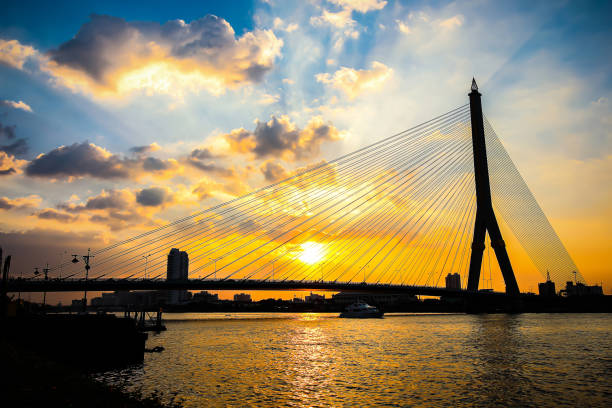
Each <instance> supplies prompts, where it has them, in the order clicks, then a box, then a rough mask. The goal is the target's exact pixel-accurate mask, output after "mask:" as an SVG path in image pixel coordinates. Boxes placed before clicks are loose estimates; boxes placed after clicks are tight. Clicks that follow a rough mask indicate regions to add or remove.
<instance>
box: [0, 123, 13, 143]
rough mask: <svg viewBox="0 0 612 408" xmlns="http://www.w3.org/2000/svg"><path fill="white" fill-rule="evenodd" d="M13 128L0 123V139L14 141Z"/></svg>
mask: <svg viewBox="0 0 612 408" xmlns="http://www.w3.org/2000/svg"><path fill="white" fill-rule="evenodd" d="M15 128H16V126H15V125H13V126H4V125H3V124H2V123H0V139H8V140H10V139H14V138H15V135H16V133H15Z"/></svg>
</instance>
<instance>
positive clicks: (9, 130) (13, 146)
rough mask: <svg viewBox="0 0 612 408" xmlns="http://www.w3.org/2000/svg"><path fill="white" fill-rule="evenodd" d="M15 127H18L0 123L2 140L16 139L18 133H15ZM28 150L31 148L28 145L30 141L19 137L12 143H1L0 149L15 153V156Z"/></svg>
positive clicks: (0, 138) (0, 137)
mask: <svg viewBox="0 0 612 408" xmlns="http://www.w3.org/2000/svg"><path fill="white" fill-rule="evenodd" d="M15 129H16V126H15V125H13V126H4V125H3V124H2V123H0V141H2V140H6V141H9V140H15V138H16V135H17V134H16V133H15ZM28 150H29V146H28V143H27V142H26V141H25V139H17V140H15V141H14V142H12V143H9V144H3V145H0V151H2V152H5V153H7V154H10V155H13V156H19V155H23V154H26V153H27V152H28Z"/></svg>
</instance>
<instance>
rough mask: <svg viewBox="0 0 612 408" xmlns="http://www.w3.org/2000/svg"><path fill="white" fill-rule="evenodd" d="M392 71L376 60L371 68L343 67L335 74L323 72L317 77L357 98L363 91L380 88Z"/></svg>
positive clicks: (318, 79)
mask: <svg viewBox="0 0 612 408" xmlns="http://www.w3.org/2000/svg"><path fill="white" fill-rule="evenodd" d="M392 73H393V70H392V69H391V68H389V67H387V66H386V65H385V64H383V63H381V62H378V61H374V62H372V69H370V70H367V69H360V70H355V69H353V68H347V67H342V68H340V69H339V70H338V71H336V72H334V74H333V75H330V74H329V73H321V74H317V75H316V76H315V77H316V79H317V81H318V82H321V83H324V84H326V85H330V86H331V87H333V88H336V89H339V90H341V91H343V92H344V93H345V94H346V95H347V96H348V97H349V99H355V98H356V97H357V96H358V95H360V94H361V93H362V92H365V91H367V90H376V89H378V88H380V87H381V86H382V84H383V83H384V82H385V81H386V80H387V79H388V78H389V77H390V76H391V74H392Z"/></svg>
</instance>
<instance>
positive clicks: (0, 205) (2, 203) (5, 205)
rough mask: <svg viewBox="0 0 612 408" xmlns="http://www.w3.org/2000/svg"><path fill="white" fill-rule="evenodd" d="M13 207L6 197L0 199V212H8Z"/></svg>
mask: <svg viewBox="0 0 612 408" xmlns="http://www.w3.org/2000/svg"><path fill="white" fill-rule="evenodd" d="M13 207H14V205H13V203H11V201H10V200H9V199H8V198H6V197H0V209H2V210H10V209H11V208H13Z"/></svg>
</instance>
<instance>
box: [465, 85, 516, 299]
mask: <svg viewBox="0 0 612 408" xmlns="http://www.w3.org/2000/svg"><path fill="white" fill-rule="evenodd" d="M480 96H481V94H480V93H479V92H478V85H476V80H475V79H472V92H470V93H469V97H470V116H471V123H472V148H473V151H474V179H475V183H476V220H475V225H474V237H473V240H472V254H471V258H470V271H469V275H468V284H467V289H468V291H472V292H476V291H478V282H479V280H480V268H481V265H482V255H483V252H484V249H485V243H484V240H485V234H486V231H489V236H490V237H491V246H492V247H493V249H494V251H495V256H496V257H497V262H498V263H499V268H500V269H501V272H502V275H503V277H504V282H505V283H506V293H507V294H509V295H518V294H519V288H518V284H517V283H516V278H515V276H514V271H513V270H512V264H511V263H510V258H509V257H508V252H507V251H506V244H505V242H504V240H503V238H502V235H501V231H500V230H499V225H498V224H497V219H496V218H495V212H494V211H493V203H492V202H491V185H490V184H489V167H488V164H487V146H486V142H485V134H484V121H483V118H482V103H481V101H480Z"/></svg>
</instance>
